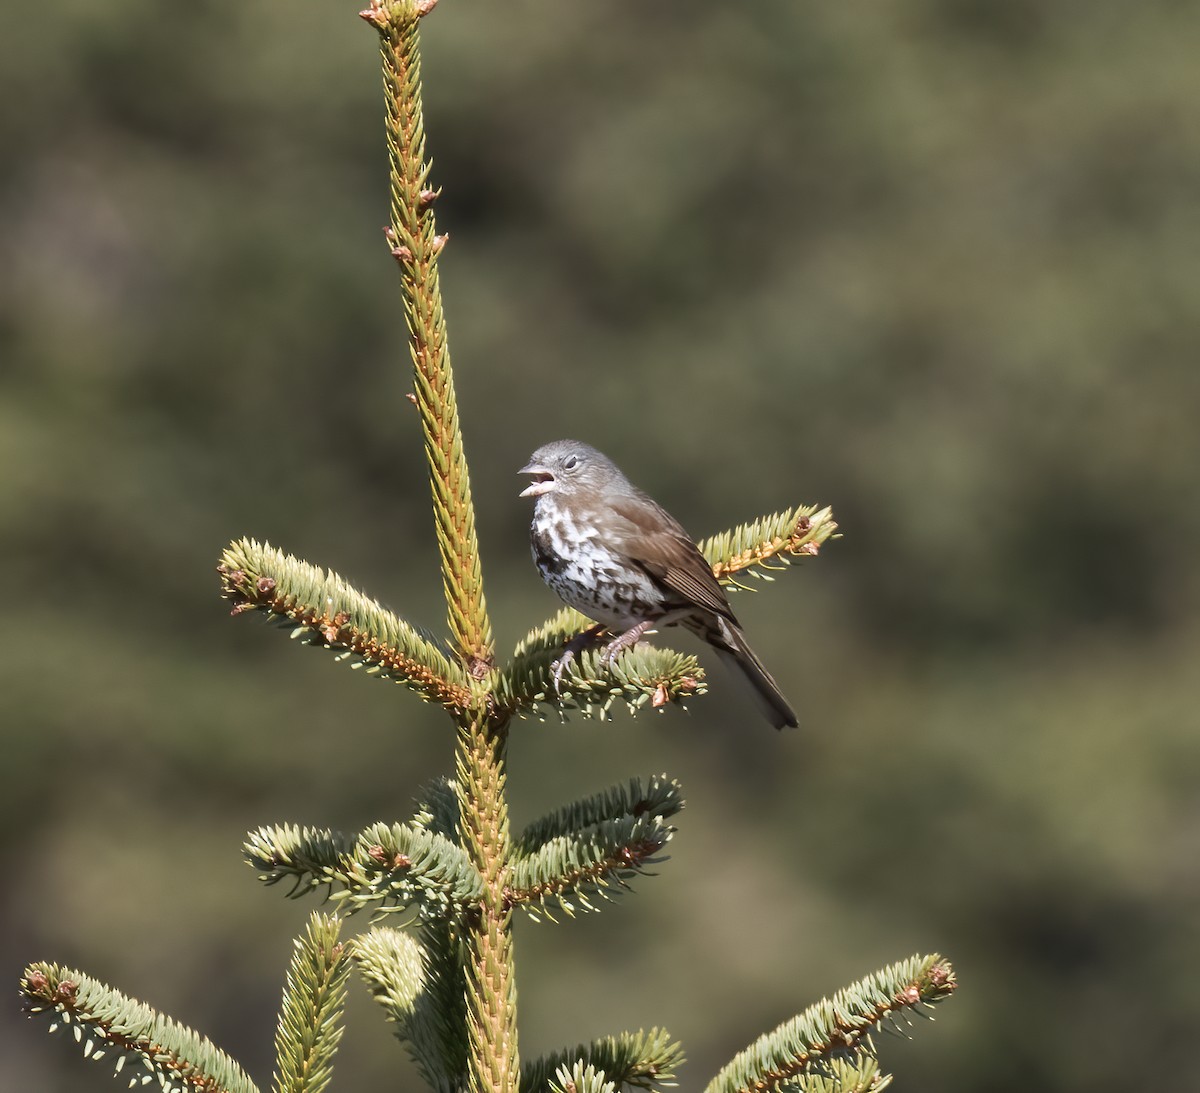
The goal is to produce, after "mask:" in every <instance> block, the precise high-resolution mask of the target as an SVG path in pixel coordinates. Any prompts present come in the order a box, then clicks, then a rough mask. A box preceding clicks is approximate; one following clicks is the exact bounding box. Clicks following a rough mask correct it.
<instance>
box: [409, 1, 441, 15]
mask: <svg viewBox="0 0 1200 1093" xmlns="http://www.w3.org/2000/svg"><path fill="white" fill-rule="evenodd" d="M437 2H438V0H417V2H416V3H415V4H414V5H413V9H414V10H415V11H416V13H417V18H418V19H420V18H422V17H423V16H425V15H428V14H429V13H430V12H431V11H433V9H434V8H436V7H437Z"/></svg>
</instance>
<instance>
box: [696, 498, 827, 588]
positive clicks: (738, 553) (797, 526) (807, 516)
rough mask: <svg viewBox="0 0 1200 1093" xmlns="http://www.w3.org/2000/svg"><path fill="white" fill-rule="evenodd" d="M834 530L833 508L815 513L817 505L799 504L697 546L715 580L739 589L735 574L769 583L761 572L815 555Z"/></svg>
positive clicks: (766, 574)
mask: <svg viewBox="0 0 1200 1093" xmlns="http://www.w3.org/2000/svg"><path fill="white" fill-rule="evenodd" d="M836 530H837V524H836V523H834V520H833V510H832V509H830V508H828V507H827V508H823V509H821V510H819V511H818V509H817V507H816V505H800V506H797V507H796V508H791V509H787V510H785V511H784V512H778V513H775V515H773V516H764V517H762V518H761V519H758V520H752V521H751V522H750V523H748V524H742V525H740V526H739V527H736V528H733V529H732V530H730V531H724V532H721V533H720V534H718V535H713V536H711V537H710V538H708V539H705V540H704V541H703V542H702V543H700V553H701V554H703V555H704V557H705V558H706V559H708V562H709V564H710V565H712V567H713V573H714V574H715V575H716V577H717V579H718V580H720V581H721V582H722V583H724V584H732V585H735V586H736V587H742V586H740V585H737V582H735V581H734V580H733V575H734V574H735V573H749V574H750V575H751V576H753V577H759V578H765V579H766V580H770V579H771V578H770V575H769V573H767V572H764V570H771V569H780V568H782V567H783V566H787V565H789V564H790V563H791V562H792V561H793V560H794V559H796V558H799V557H805V556H807V555H811V554H816V553H817V552H818V551H819V550H820V548H821V544H822V543H824V542H825V541H826V540H827V539H829V537H830V536H831V535H833V533H834V532H835V531H836ZM770 562H777V563H779V564H778V565H769V564H768V563H770Z"/></svg>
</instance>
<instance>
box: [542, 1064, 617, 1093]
mask: <svg viewBox="0 0 1200 1093" xmlns="http://www.w3.org/2000/svg"><path fill="white" fill-rule="evenodd" d="M550 1089H551V1090H552V1093H617V1086H616V1083H615V1082H611V1081H609V1080H608V1078H607V1077H606V1076H605V1074H604V1071H602V1070H597V1069H596V1068H595V1067H594V1066H591V1065H587V1064H584V1063H582V1062H578V1063H575V1064H574V1065H573V1066H560V1067H559V1068H558V1071H557V1072H556V1073H555V1075H554V1080H553V1081H552V1082H551V1083H550Z"/></svg>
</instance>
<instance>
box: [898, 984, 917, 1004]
mask: <svg viewBox="0 0 1200 1093" xmlns="http://www.w3.org/2000/svg"><path fill="white" fill-rule="evenodd" d="M896 1001H897V1002H899V1003H900V1004H901V1005H902V1006H915V1005H916V1004H917V1003H918V1002H920V1001H921V992H920V991H919V990H917V988H916V987H905V988H904V990H902V991H901V992H900V993H899V994H898V995H896Z"/></svg>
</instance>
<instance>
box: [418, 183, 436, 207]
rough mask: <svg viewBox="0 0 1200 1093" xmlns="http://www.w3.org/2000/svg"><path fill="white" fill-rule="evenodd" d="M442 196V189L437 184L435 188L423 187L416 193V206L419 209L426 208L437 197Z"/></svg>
mask: <svg viewBox="0 0 1200 1093" xmlns="http://www.w3.org/2000/svg"><path fill="white" fill-rule="evenodd" d="M441 196H442V190H441V187H440V186H439V187H438V188H437V189H436V190H430V189H425V190H422V191H421V192H420V193H419V194H418V195H417V206H418V208H421V209H428V208H429V206H430V205H432V204H433V203H434V202H435V201H436V200H437V199H438V198H439V197H441Z"/></svg>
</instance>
